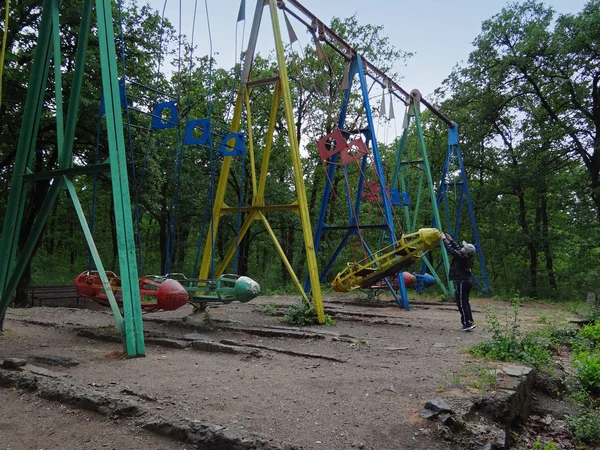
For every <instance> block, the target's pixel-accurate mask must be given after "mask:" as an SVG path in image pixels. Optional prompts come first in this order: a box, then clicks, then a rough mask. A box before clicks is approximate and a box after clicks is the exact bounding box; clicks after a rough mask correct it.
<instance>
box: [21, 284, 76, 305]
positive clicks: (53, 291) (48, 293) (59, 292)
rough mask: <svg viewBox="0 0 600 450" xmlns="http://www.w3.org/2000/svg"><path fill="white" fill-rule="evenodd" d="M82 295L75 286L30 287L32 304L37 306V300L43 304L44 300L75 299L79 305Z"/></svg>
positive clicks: (39, 303)
mask: <svg viewBox="0 0 600 450" xmlns="http://www.w3.org/2000/svg"><path fill="white" fill-rule="evenodd" d="M80 298H83V297H81V296H80V295H79V294H78V293H77V291H76V290H75V287H74V286H31V287H30V288H29V299H30V301H31V306H35V301H36V300H37V301H38V305H39V306H42V300H70V299H75V301H76V304H77V306H79V299H80Z"/></svg>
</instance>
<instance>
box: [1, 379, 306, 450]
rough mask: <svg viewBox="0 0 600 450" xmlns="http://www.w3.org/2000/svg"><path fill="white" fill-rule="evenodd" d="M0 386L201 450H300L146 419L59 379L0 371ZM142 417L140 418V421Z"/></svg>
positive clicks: (170, 419) (135, 409) (197, 424)
mask: <svg viewBox="0 0 600 450" xmlns="http://www.w3.org/2000/svg"><path fill="white" fill-rule="evenodd" d="M0 386H4V387H18V388H21V389H24V390H27V391H30V392H35V395H37V396H39V397H41V398H44V399H46V400H52V401H58V402H60V403H62V404H69V405H72V406H74V407H77V408H81V409H87V410H91V411H95V412H98V413H100V414H104V415H107V416H118V417H128V418H136V420H137V425H139V426H141V427H142V428H144V429H146V430H149V431H152V432H155V433H157V434H160V435H163V436H167V437H171V438H174V439H178V440H181V441H184V442H187V443H190V444H192V445H194V448H203V449H205V450H223V449H228V450H301V449H300V447H297V446H293V445H287V444H279V443H277V442H275V441H273V440H272V439H268V438H265V437H263V436H259V435H256V434H252V433H247V432H244V431H241V430H232V429H229V428H227V427H223V426H220V425H216V424H211V423H207V422H201V421H199V420H190V419H181V418H178V417H175V416H166V417H164V416H158V417H149V418H145V417H147V416H148V414H147V410H146V409H144V407H143V406H141V405H140V404H139V403H138V402H134V401H130V400H123V399H122V398H120V397H119V396H117V395H115V394H112V393H109V392H104V391H98V390H96V389H93V388H90V387H88V386H83V385H77V384H74V383H71V382H67V381H65V380H61V379H48V378H44V377H40V376H37V375H34V374H32V373H28V372H15V371H10V370H5V369H0ZM141 416H144V417H141Z"/></svg>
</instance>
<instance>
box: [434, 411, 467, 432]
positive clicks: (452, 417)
mask: <svg viewBox="0 0 600 450" xmlns="http://www.w3.org/2000/svg"><path fill="white" fill-rule="evenodd" d="M439 420H440V422H442V423H443V424H444V425H446V426H447V427H449V428H451V429H452V430H462V429H463V428H464V427H465V421H464V420H463V419H462V417H460V416H458V415H456V414H450V413H443V414H440V416H439Z"/></svg>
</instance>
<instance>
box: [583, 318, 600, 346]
mask: <svg viewBox="0 0 600 450" xmlns="http://www.w3.org/2000/svg"><path fill="white" fill-rule="evenodd" d="M579 337H581V338H583V339H587V340H589V341H591V342H592V343H593V344H594V347H595V346H597V345H598V344H599V343H600V322H596V323H595V324H593V325H586V326H585V327H583V328H582V329H581V330H579Z"/></svg>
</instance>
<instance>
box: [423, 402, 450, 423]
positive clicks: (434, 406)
mask: <svg viewBox="0 0 600 450" xmlns="http://www.w3.org/2000/svg"><path fill="white" fill-rule="evenodd" d="M452 412H453V411H452V408H450V405H448V403H446V401H445V400H444V399H443V398H441V397H436V398H433V399H431V400H429V401H427V403H425V408H424V409H423V411H421V416H422V417H424V418H425V419H434V418H436V417H437V416H439V415H440V414H443V413H450V414H451V413H452Z"/></svg>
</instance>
